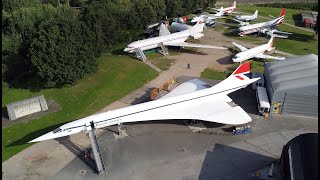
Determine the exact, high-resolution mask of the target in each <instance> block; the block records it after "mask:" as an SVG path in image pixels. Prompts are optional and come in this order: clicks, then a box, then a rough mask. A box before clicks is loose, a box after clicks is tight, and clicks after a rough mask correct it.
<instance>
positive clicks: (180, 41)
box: [124, 22, 227, 56]
mask: <svg viewBox="0 0 320 180" xmlns="http://www.w3.org/2000/svg"><path fill="white" fill-rule="evenodd" d="M204 26H205V24H204V23H201V22H198V23H197V24H196V25H194V26H192V28H190V29H188V30H185V31H181V32H177V33H172V34H171V33H170V32H169V30H168V29H166V28H161V27H160V32H159V36H158V37H152V38H149V39H144V40H139V41H135V42H133V43H130V44H129V45H128V46H127V47H126V48H125V49H124V51H125V52H128V53H137V52H140V53H139V55H142V54H141V53H143V51H145V50H149V49H154V48H157V47H161V48H162V47H163V46H180V47H196V48H212V49H227V48H225V47H220V46H211V45H201V44H192V43H187V42H184V41H186V40H187V39H188V38H189V37H192V38H194V39H199V38H201V37H202V36H203V35H204V34H203V33H202V32H203V28H204ZM143 55H144V54H143ZM137 56H138V55H137Z"/></svg>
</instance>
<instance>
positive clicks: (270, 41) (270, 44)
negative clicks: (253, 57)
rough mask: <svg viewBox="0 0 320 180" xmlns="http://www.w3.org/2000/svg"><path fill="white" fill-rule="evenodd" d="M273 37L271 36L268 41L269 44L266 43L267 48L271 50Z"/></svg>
mask: <svg viewBox="0 0 320 180" xmlns="http://www.w3.org/2000/svg"><path fill="white" fill-rule="evenodd" d="M274 38H275V37H274V36H271V38H270V40H269V42H268V46H269V47H270V48H271V47H272V45H273V40H274Z"/></svg>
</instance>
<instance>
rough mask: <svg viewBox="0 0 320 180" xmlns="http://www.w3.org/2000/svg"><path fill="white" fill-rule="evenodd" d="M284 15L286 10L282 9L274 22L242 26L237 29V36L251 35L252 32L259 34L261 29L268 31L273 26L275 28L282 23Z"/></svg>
mask: <svg viewBox="0 0 320 180" xmlns="http://www.w3.org/2000/svg"><path fill="white" fill-rule="evenodd" d="M285 13H286V9H284V8H283V9H282V10H281V13H280V16H279V17H278V18H276V19H274V20H271V21H267V22H262V23H257V24H251V25H247V26H242V27H240V28H239V29H238V35H240V36H243V35H244V34H251V33H254V32H259V31H261V30H263V29H270V28H272V27H274V26H277V25H279V24H281V23H282V21H283V19H284V16H285Z"/></svg>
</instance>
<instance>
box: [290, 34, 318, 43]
mask: <svg viewBox="0 0 320 180" xmlns="http://www.w3.org/2000/svg"><path fill="white" fill-rule="evenodd" d="M288 39H290V40H294V41H300V42H310V41H316V40H315V39H314V36H313V35H308V34H299V33H292V34H290V35H289V37H288Z"/></svg>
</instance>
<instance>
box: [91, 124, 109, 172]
mask: <svg viewBox="0 0 320 180" xmlns="http://www.w3.org/2000/svg"><path fill="white" fill-rule="evenodd" d="M88 133H89V138H90V141H91V147H92V152H93V156H94V159H95V162H96V166H97V171H98V175H100V174H106V173H107V171H106V168H105V165H104V161H103V158H102V154H101V151H100V147H99V144H98V141H97V136H96V133H95V128H94V126H91V130H89V131H88Z"/></svg>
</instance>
